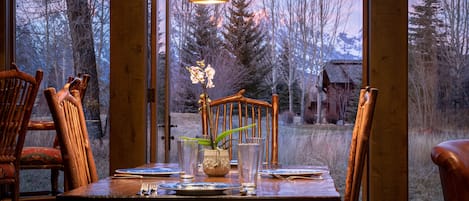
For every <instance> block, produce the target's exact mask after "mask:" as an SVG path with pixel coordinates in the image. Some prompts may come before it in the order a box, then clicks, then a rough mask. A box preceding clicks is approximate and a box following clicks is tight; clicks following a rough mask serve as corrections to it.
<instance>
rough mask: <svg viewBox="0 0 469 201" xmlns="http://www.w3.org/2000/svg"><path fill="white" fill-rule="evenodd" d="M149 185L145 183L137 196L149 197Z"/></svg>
mask: <svg viewBox="0 0 469 201" xmlns="http://www.w3.org/2000/svg"><path fill="white" fill-rule="evenodd" d="M149 186H150V185H149V184H148V183H146V182H143V183H142V185H141V186H140V190H139V191H138V192H137V195H148V192H149Z"/></svg>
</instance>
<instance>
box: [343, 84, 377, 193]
mask: <svg viewBox="0 0 469 201" xmlns="http://www.w3.org/2000/svg"><path fill="white" fill-rule="evenodd" d="M377 97H378V89H376V88H370V87H367V88H366V89H362V90H361V91H360V97H359V102H358V108H357V114H356V117H355V125H354V128H353V132H352V140H351V142H350V151H349V158H348V166H347V175H346V179H345V194H344V201H358V200H359V195H360V187H361V183H362V176H363V171H364V166H365V162H366V161H367V160H368V151H369V139H370V135H371V125H372V122H373V113H374V110H375V104H376V99H377Z"/></svg>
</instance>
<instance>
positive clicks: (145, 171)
mask: <svg viewBox="0 0 469 201" xmlns="http://www.w3.org/2000/svg"><path fill="white" fill-rule="evenodd" d="M115 172H116V173H119V174H133V175H146V176H169V175H172V174H179V172H180V171H179V170H178V169H173V168H126V169H117V170H116V171H115Z"/></svg>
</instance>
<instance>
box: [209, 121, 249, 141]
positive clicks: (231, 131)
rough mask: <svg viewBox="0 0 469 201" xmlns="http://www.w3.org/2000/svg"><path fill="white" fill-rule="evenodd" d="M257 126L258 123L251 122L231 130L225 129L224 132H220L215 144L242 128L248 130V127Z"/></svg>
mask: <svg viewBox="0 0 469 201" xmlns="http://www.w3.org/2000/svg"><path fill="white" fill-rule="evenodd" d="M254 126H256V124H250V125H247V126H243V127H239V128H235V129H231V130H226V131H223V132H222V133H220V134H219V135H218V136H217V138H216V139H215V144H218V142H220V141H221V140H223V139H224V138H225V137H226V136H228V135H230V134H231V133H234V132H238V131H242V130H246V129H248V128H252V127H254Z"/></svg>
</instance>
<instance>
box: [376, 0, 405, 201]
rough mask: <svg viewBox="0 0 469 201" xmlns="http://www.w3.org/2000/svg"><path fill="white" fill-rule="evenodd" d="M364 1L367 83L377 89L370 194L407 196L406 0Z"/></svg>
mask: <svg viewBox="0 0 469 201" xmlns="http://www.w3.org/2000/svg"><path fill="white" fill-rule="evenodd" d="M369 2H371V7H370V11H371V12H370V17H371V22H370V28H371V32H370V36H369V37H370V38H369V39H370V41H369V42H370V51H369V54H370V55H369V59H370V84H371V86H373V87H377V88H378V89H379V94H378V101H377V104H376V111H375V116H374V118H375V119H374V122H373V129H372V132H373V133H372V137H371V141H370V183H369V187H370V192H369V193H370V200H372V201H396V200H408V181H407V176H408V167H407V164H408V161H407V158H408V154H407V151H408V143H407V139H408V132H407V124H408V123H407V122H408V117H407V107H408V106H407V14H408V5H407V3H408V2H407V0H373V1H369Z"/></svg>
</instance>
